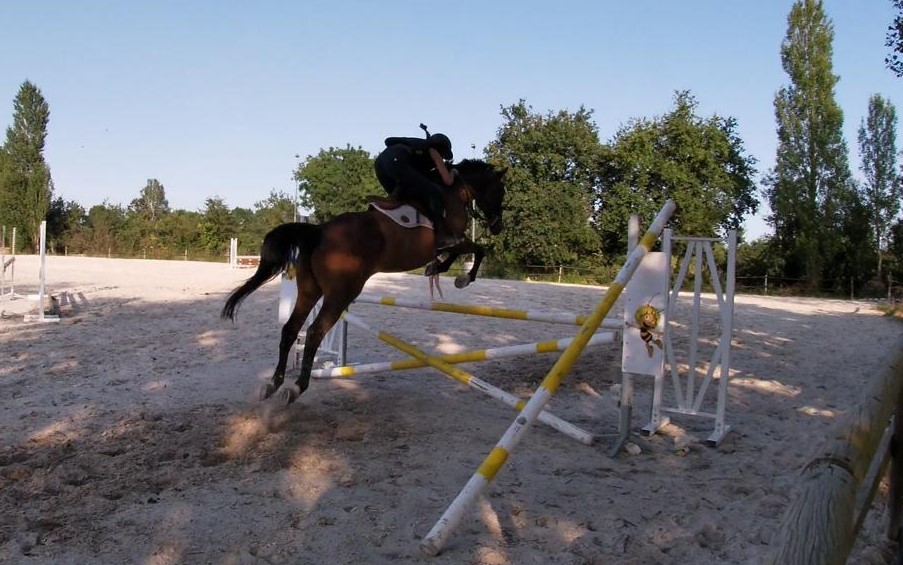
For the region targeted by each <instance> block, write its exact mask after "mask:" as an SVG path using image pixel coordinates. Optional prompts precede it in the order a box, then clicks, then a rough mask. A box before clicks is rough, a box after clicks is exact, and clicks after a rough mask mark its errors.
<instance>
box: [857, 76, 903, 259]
mask: <svg viewBox="0 0 903 565" xmlns="http://www.w3.org/2000/svg"><path fill="white" fill-rule="evenodd" d="M859 155H860V157H861V163H862V164H861V165H860V169H861V170H862V174H863V175H864V177H865V182H864V183H863V184H862V185H861V187H860V189H861V190H860V198H861V199H862V201H863V203H864V205H865V207H866V213H867V217H866V223H867V224H868V225H869V226H870V228H871V241H872V244H873V245H874V248H875V249H876V250H877V256H878V274H879V275H880V274H881V250H882V249H884V248H885V243H886V242H887V238H888V235H889V231H890V225H891V222H893V220H894V218H896V217H897V214H898V213H899V212H900V199H901V198H903V183H901V178H900V175H899V174H898V172H897V113H896V109H895V108H894V105H893V104H892V103H891V102H890V101H887V100H885V99H884V98H882V97H881V96H880V95H878V94H875V95H873V96H872V97H871V98H870V99H869V106H868V116H867V117H866V118H865V119H863V120H862V121H861V122H860V124H859Z"/></svg>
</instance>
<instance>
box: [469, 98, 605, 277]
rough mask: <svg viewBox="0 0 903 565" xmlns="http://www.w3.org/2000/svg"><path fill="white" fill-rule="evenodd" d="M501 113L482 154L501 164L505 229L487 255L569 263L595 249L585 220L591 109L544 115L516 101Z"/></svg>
mask: <svg viewBox="0 0 903 565" xmlns="http://www.w3.org/2000/svg"><path fill="white" fill-rule="evenodd" d="M501 113H502V117H503V119H504V123H503V124H502V125H501V127H500V128H499V130H498V135H497V138H496V140H495V141H493V142H492V143H490V144H489V146H488V147H487V150H486V154H487V159H488V160H489V162H491V163H493V164H495V165H497V166H502V167H505V168H506V169H507V172H506V174H505V180H506V187H507V193H506V196H505V224H506V225H507V226H509V227H508V228H507V229H506V230H505V231H503V232H502V234H501V235H500V237H499V238H496V240H495V241H493V242H491V246H490V250H491V253H492V255H494V256H496V257H498V256H499V255H500V254H501V253H504V258H505V260H506V261H508V262H513V263H518V264H522V265H523V264H539V265H562V264H566V265H572V264H575V263H576V262H577V261H578V260H580V259H581V258H587V257H593V256H594V255H597V253H598V251H599V239H598V236H597V235H596V234H595V232H594V230H593V228H592V225H591V219H592V205H593V198H594V193H595V189H596V186H597V180H598V179H597V174H596V170H597V168H598V167H597V164H598V162H599V156H600V153H601V151H602V147H601V144H600V143H599V135H598V129H597V127H596V125H595V124H594V123H593V121H592V111H591V110H587V109H585V108H582V107H581V108H580V109H579V110H577V111H576V112H574V113H569V112H566V111H564V110H561V111H558V112H549V113H547V114H545V115H542V114H537V113H534V112H533V109H532V107H530V106H528V105H527V104H526V102H525V101H524V100H520V101H519V102H518V103H517V104H512V105H511V106H508V107H503V108H502V110H501Z"/></svg>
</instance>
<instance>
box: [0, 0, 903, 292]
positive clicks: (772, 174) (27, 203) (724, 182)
mask: <svg viewBox="0 0 903 565" xmlns="http://www.w3.org/2000/svg"><path fill="white" fill-rule="evenodd" d="M892 4H893V6H894V8H895V9H896V11H897V14H898V15H897V17H896V18H895V19H894V21H893V22H892V23H891V25H890V26H889V28H888V32H887V42H886V44H887V47H888V50H889V54H888V57H887V59H886V60H885V64H886V66H887V67H888V69H889V70H890V71H891V72H893V73H896V74H897V75H898V76H903V64H901V62H900V59H899V58H898V57H899V56H900V55H901V54H903V40H901V39H900V38H901V37H903V0H892ZM832 44H833V25H832V23H831V20H830V19H829V18H828V16H827V15H826V13H825V11H824V8H823V5H822V2H821V1H820V0H798V1H797V2H796V3H795V4H794V5H793V6H792V8H791V10H790V12H789V14H788V18H787V32H786V35H785V37H784V39H783V41H782V43H781V45H780V46H779V47H780V54H781V64H782V67H783V70H784V72H785V73H786V75H787V83H786V84H785V85H783V86H781V87H780V88H779V90H778V91H777V93H776V95H775V97H774V100H773V106H774V115H775V123H776V137H777V140H778V145H777V150H776V154H775V165H774V167H773V168H772V169H770V170H768V171H762V172H761V179H760V171H759V170H758V169H757V163H758V160H757V159H756V158H755V157H754V156H752V155H750V154H748V152H747V151H746V149H745V147H744V143H743V140H742V139H741V137H740V135H739V133H738V131H739V125H738V122H737V120H736V119H735V118H734V117H731V116H722V115H718V114H715V115H711V116H702V115H700V113H699V105H698V101H697V99H696V97H695V96H694V95H693V93H692V92H691V91H689V90H687V91H678V92H676V93H674V98H673V104H672V107H671V108H670V109H669V110H668V111H667V112H666V113H665V114H663V115H661V116H654V117H641V118H635V119H632V120H630V121H629V122H627V123H626V124H625V125H623V126H622V127H621V128H620V129H619V130H618V131H616V132H615V134H614V135H613V136H612V137H611V138H610V139H607V140H603V139H601V137H600V133H599V128H598V126H597V125H596V123H595V122H594V121H593V111H592V110H591V109H587V108H585V107H580V108H579V109H577V110H576V111H567V110H557V111H556V110H552V111H547V112H538V111H535V110H534V109H533V108H532V107H531V106H530V105H529V104H528V103H527V102H526V100H523V99H521V100H518V101H517V102H515V103H512V104H509V105H507V106H502V107H501V108H500V115H501V125H500V126H499V128H498V130H497V135H496V138H495V139H494V140H493V141H491V142H490V143H489V144H488V146H487V147H486V148H485V150H484V152H483V158H485V159H486V160H488V161H489V162H491V163H493V164H494V165H497V166H500V167H503V168H505V169H506V171H507V175H506V178H507V186H508V194H507V199H506V208H505V214H506V225H508V226H510V227H509V229H506V230H505V231H504V232H503V233H502V234H501V235H500V236H498V237H495V238H491V239H490V238H488V237H486V236H485V235H483V234H480V235H479V236H478V239H480V240H481V241H482V242H483V243H485V244H486V245H487V246H488V247H489V251H490V257H491V259H490V265H489V269H490V271H496V272H498V273H499V274H503V273H506V274H509V275H511V274H513V273H516V272H518V270H523V269H524V268H526V267H527V266H535V265H547V266H558V265H564V266H568V267H572V268H574V269H578V270H581V271H582V272H585V273H590V274H592V273H598V274H599V276H600V277H601V280H605V278H604V277H606V276H608V274H609V273H610V272H611V269H612V265H615V264H617V263H619V262H620V260H621V259H622V258H623V256H624V253H625V248H626V234H627V220H628V217H629V216H630V215H631V214H638V215H640V217H641V218H643V219H644V220H645V221H648V220H650V219H651V218H652V217H653V216H654V215H655V213H656V212H657V210H658V209H659V208H660V207H661V206H662V204H663V203H664V201H665V200H666V199H669V198H670V199H673V200H675V202H676V203H677V205H678V212H677V214H676V215H675V217H674V219H673V220H672V227H674V229H675V231H676V232H677V233H680V234H686V235H695V236H705V237H722V236H724V235H725V234H726V232H727V231H728V230H731V229H736V230H738V231H739V233H740V239H741V241H742V242H743V243H742V244H741V248H740V251H739V261H738V276H739V277H758V276H762V275H766V274H767V275H769V276H770V277H771V278H772V280H773V281H774V280H777V281H780V280H785V281H794V284H793V286H795V287H798V288H799V289H801V290H804V291H806V292H842V293H846V292H848V291H849V289H850V287H851V285H852V286H853V287H854V288H856V289H861V288H862V287H864V286H868V285H870V284H871V285H873V286H874V285H876V284H878V283H877V282H876V281H883V280H886V277H887V276H891V277H893V278H895V279H897V280H903V221H901V219H900V218H899V213H900V201H901V198H903V181H901V176H900V173H899V164H898V159H899V154H898V153H897V148H896V125H897V116H896V109H895V107H894V105H893V104H892V103H891V102H890V101H889V100H887V99H886V98H884V97H882V96H881V95H880V94H877V93H876V94H874V95H872V96H871V97H870V99H869V100H868V101H863V107H864V116H863V118H862V119H861V122H860V126H859V129H858V136H857V140H856V142H857V146H858V151H859V157H860V162H861V166H860V172H861V180H857V179H856V178H855V176H854V175H853V173H852V171H851V169H850V165H849V148H848V146H847V142H846V140H845V139H844V137H843V134H842V128H843V120H844V116H843V112H842V111H841V109H840V107H839V105H838V104H837V102H836V100H835V92H834V90H835V86H836V84H837V81H838V80H839V77H838V76H837V75H835V74H834V71H833V65H832V56H833V53H832ZM49 115H50V113H49V107H48V105H47V103H46V101H45V100H44V99H43V96H42V95H41V92H40V90H39V89H38V88H37V86H35V85H34V84H32V83H30V82H28V81H26V82H25V83H24V84H23V85H22V87H21V88H20V90H19V93H18V94H17V96H16V98H15V100H14V114H13V122H12V125H11V126H10V127H9V128H8V129H7V136H6V142H5V144H4V145H3V147H2V149H0V225H7V226H13V225H16V226H20V227H21V228H22V229H23V232H22V233H23V235H22V237H23V241H22V244H23V245H24V246H34V245H35V242H36V241H37V239H36V238H37V228H36V226H37V223H39V222H40V220H41V219H45V218H46V219H47V221H48V234H49V238H50V241H51V245H52V247H53V250H54V251H56V252H62V251H63V250H66V251H68V252H69V253H86V254H102V255H106V254H115V255H117V256H142V255H143V256H150V257H182V256H184V255H185V254H188V255H190V256H191V257H193V258H197V257H203V256H222V255H223V254H224V253H225V252H226V250H227V249H228V240H229V238H230V237H238V238H239V243H240V245H241V246H242V249H241V250H240V252H241V253H254V252H255V251H256V247H257V246H258V245H259V242H260V241H261V239H262V237H263V234H264V233H266V231H268V230H269V229H271V228H272V227H274V226H275V225H277V224H279V223H282V222H285V221H290V220H291V219H292V218H293V217H294V215H295V212H296V210H295V197H294V196H295V195H289V194H285V193H282V192H278V191H275V190H273V191H271V192H270V194H269V197H268V198H266V199H264V200H261V201H260V202H258V203H256V204H255V205H254V207H253V209H243V208H231V209H230V208H229V207H228V206H227V205H226V203H225V202H224V201H223V200H222V199H220V198H215V197H214V198H208V199H207V200H206V202H205V207H204V209H202V210H201V211H198V212H188V211H184V210H172V209H170V207H169V205H168V203H167V199H166V194H165V189H164V187H163V184H162V183H161V182H160V181H159V180H157V179H149V180H148V182H147V185H146V186H145V187H143V188H141V189H140V191H139V193H138V195H137V197H136V198H135V199H133V200H132V201H131V202H130V203H129V204H128V206H125V207H123V206H121V205H115V204H111V203H108V202H104V203H103V204H100V205H95V206H93V207H91V208H90V209H88V210H85V209H84V208H83V207H82V206H81V205H80V204H78V203H76V202H71V201H68V202H67V201H63V200H62V199H61V198H54V197H53V181H52V178H51V175H50V168H49V167H48V165H47V164H46V163H45V162H44V158H43V147H44V141H45V138H46V131H47V130H46V127H47V123H48V120H49ZM459 152H460V149H459ZM374 158H375V155H371V154H370V153H369V152H367V151H365V150H363V149H362V148H361V147H351V146H350V145H347V146H346V147H344V148H336V147H330V148H324V149H321V150H320V151H319V152H318V153H317V154H316V155H309V156H307V157H306V159H304V160H303V161H302V162H301V163H300V164H299V165H298V167H297V169H296V170H295V171H294V178H295V180H296V181H297V183H298V194H297V197H298V201H299V202H300V204H301V205H302V206H303V207H305V208H307V209H308V210H311V211H312V214H313V216H312V218H311V219H312V220H313V221H317V222H321V221H327V220H329V219H330V218H332V217H334V216H335V215H337V214H340V213H342V212H345V211H350V210H359V209H363V208H364V207H365V206H366V200H367V197H368V196H369V195H372V194H379V193H380V192H381V191H382V189H381V188H380V186H379V184H378V183H377V181H376V177H375V175H374V172H373V160H374ZM763 201H764V202H766V203H767V204H768V206H769V209H770V210H771V213H770V215H769V216H768V217H767V222H768V224H769V225H770V226H771V227H772V229H773V231H774V233H773V235H772V236H769V237H766V238H763V239H759V240H757V241H753V242H746V241H744V239H745V238H744V237H743V224H744V222H745V221H746V220H747V219H748V218H749V217H750V216H752V215H753V214H755V213H756V212H757V211H758V210H759V207H760V205H761V203H762V202H763Z"/></svg>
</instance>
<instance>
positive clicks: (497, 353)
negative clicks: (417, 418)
mask: <svg viewBox="0 0 903 565" xmlns="http://www.w3.org/2000/svg"><path fill="white" fill-rule="evenodd" d="M616 339H617V338H616V335H615V333H614V332H605V333H597V334H595V335H594V336H593V337H592V338H591V339H590V340H589V342H588V343H587V344H586V346H587V347H590V346H593V345H602V344H604V343H614V342H615V340H616ZM572 341H574V338H566V339H550V340H547V341H538V342H536V343H525V344H521V345H507V346H504V347H494V348H492V349H477V350H473V351H462V352H460V353H449V354H444V355H434V356H433V357H435V358H436V359H439V360H440V361H444V362H445V363H449V364H451V365H457V364H458V363H475V362H479V361H491V360H493V359H505V358H507V357H518V356H522V355H532V354H535V353H553V352H556V351H564V350H565V349H566V348H567V346H568V345H570V344H571V342H572ZM427 366H428V364H427V363H426V362H424V361H421V360H420V359H416V358H414V359H399V360H397V361H382V362H379V363H365V364H361V365H345V366H343V367H332V368H329V369H316V370H314V371H311V373H310V376H311V377H312V378H315V379H329V378H335V377H354V376H357V375H365V374H369V373H383V372H386V371H405V370H408V369H419V368H421V367H427Z"/></svg>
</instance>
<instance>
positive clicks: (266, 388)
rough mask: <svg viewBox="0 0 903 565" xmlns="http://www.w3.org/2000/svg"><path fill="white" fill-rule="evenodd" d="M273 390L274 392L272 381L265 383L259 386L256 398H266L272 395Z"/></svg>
mask: <svg viewBox="0 0 903 565" xmlns="http://www.w3.org/2000/svg"><path fill="white" fill-rule="evenodd" d="M274 392H276V387H274V386H273V383H267V384H265V385H263V386H262V387H260V391H259V392H258V399H259V400H266V399H267V398H269V397H271V396H273V393H274Z"/></svg>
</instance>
